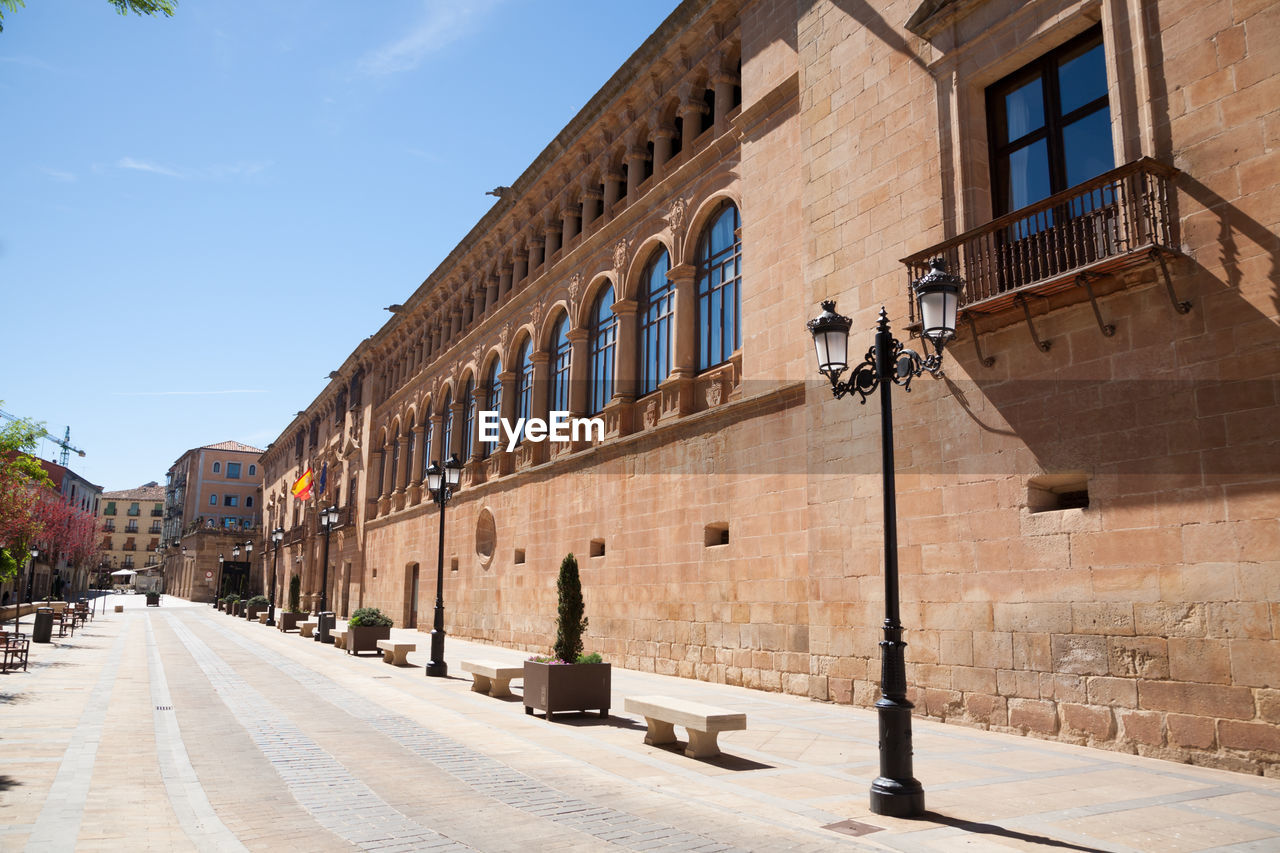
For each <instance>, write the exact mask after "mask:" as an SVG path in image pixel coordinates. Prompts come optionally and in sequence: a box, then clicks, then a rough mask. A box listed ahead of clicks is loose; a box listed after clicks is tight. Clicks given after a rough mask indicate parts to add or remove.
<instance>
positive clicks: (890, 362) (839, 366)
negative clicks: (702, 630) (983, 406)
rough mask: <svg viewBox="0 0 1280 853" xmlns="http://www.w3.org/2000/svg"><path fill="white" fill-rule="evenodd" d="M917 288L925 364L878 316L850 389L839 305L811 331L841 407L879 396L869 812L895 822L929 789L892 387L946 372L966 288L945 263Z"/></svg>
mask: <svg viewBox="0 0 1280 853" xmlns="http://www.w3.org/2000/svg"><path fill="white" fill-rule="evenodd" d="M931 266H932V269H931V270H930V271H929V272H928V273H927V274H926V275H924V276H923V277H922V278H920V279H919V280H918V281H916V282H915V283H914V289H915V295H916V299H917V301H918V303H919V306H920V318H921V321H922V327H923V330H922V332H921V334H922V336H923V337H924V338H925V339H926V340H928V341H929V342H930V343H932V344H933V347H934V352H933V354H931V355H928V356H925V357H921V356H920V355H919V354H918V353H915V352H913V351H911V350H909V349H906V348H904V347H903V345H902V343H901V342H900V341H898V340H897V339H895V338H894V337H893V332H892V331H891V330H890V329H889V315H888V314H887V313H886V312H885V310H884V308H881V309H880V318H879V322H878V323H877V324H876V337H875V345H874V346H873V347H872V348H871V349H870V350H868V351H867V354H866V356H865V357H864V358H863V361H862V363H861V364H859V365H858V366H857V367H855V368H854V369H853V373H852V374H850V376H849V381H847V382H843V381H841V380H840V376H841V374H843V373H844V371H845V370H846V369H847V368H848V366H849V359H848V352H849V328H850V326H852V321H850V319H849V318H848V317H842V316H841V315H839V314H837V313H836V304H835V302H834V301H826V302H823V303H822V313H821V314H820V315H818V317H816V318H815V319H813V320H810V321H809V323H808V328H809V332H810V333H811V334H812V335H813V342H814V346H815V347H816V348H817V356H818V370H819V371H820V372H822V373H823V374H825V375H826V376H827V378H828V379H830V380H831V391H832V393H833V394H834V395H835V397H836V399H839V398H841V397H843V396H845V395H846V394H850V393H857V395H858V397H859V400H858V402H859V403H864V404H865V403H866V401H867V397H869V396H871V394H873V393H874V392H875V390H876V389H877V388H879V389H880V448H881V450H880V452H881V466H882V469H883V476H884V611H885V615H884V639H883V640H881V641H880V665H881V669H880V694H881V695H880V699H879V701H877V702H876V711H877V713H878V716H879V723H880V775H879V777H877V778H876V780H875V781H874V782H872V783H871V811H872V812H873V813H875V814H883V815H891V816H893V817H916V816H919V815H921V814H924V787H923V786H921V784H920V783H919V782H918V781H917V780H916V779H915V777H914V775H913V771H912V762H911V749H912V747H911V709H912V708H913V707H914V706H913V705H912V704H911V702H910V701H908V700H907V672H906V661H905V652H904V650H905V649H906V645H907V644H906V643H905V642H903V640H902V622H901V619H900V616H899V607H898V508H897V497H896V485H895V483H894V475H893V469H894V461H893V406H892V400H891V397H890V392H891V390H892V388H893V386H894V385H900V386H902V387H903V388H904V389H906V390H907V391H910V390H911V380H912V379H914V378H915V377H917V376H919V375H920V374H922V373H928V374H929V375H931V376H938V375H939V374H941V372H942V349H943V347H945V346H946V344H947V342H948V341H950V340H951V338H952V337H954V336H955V330H956V309H957V306H958V304H959V298H960V291H961V288H962V287H963V285H964V281H963V280H962V279H961V278H960V277H959V276H956V275H952V274H951V273H948V272H947V271H946V266H945V264H944V263H943V261H942V260H941V259H937V260H934V261H933V262H932V264H931Z"/></svg>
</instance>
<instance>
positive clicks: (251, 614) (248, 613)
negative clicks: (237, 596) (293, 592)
mask: <svg viewBox="0 0 1280 853" xmlns="http://www.w3.org/2000/svg"><path fill="white" fill-rule="evenodd" d="M270 603H271V602H269V601H268V600H267V597H266V596H265V595H255V596H254V597H253V598H250V599H249V600H248V601H246V602H245V603H244V609H245V613H244V618H246V619H248V620H249V621H250V622H252V621H254V620H255V619H257V618H258V614H259V613H263V612H265V611H266V609H267V605H269V604H270Z"/></svg>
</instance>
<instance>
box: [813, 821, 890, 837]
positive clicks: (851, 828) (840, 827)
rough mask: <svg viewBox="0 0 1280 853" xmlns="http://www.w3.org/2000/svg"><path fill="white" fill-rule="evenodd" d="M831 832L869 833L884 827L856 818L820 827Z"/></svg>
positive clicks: (848, 833) (847, 833)
mask: <svg viewBox="0 0 1280 853" xmlns="http://www.w3.org/2000/svg"><path fill="white" fill-rule="evenodd" d="M822 828H823V829H829V830H831V831H832V832H838V833H840V834H841V835H855V836H857V835H870V834H871V833H873V832H879V831H880V830H882V829H884V827H883V826H872V825H871V824H869V823H859V822H858V821H856V820H842V821H840V822H839V823H829V824H827V825H826V826H824V827H822Z"/></svg>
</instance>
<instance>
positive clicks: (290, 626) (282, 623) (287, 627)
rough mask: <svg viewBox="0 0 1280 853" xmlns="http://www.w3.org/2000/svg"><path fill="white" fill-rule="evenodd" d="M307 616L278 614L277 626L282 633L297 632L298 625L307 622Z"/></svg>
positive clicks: (303, 614) (302, 614)
mask: <svg viewBox="0 0 1280 853" xmlns="http://www.w3.org/2000/svg"><path fill="white" fill-rule="evenodd" d="M306 620H307V614H305V613H278V614H276V624H277V625H278V626H279V627H280V630H281V631H297V630H298V623H299V622H305V621H306Z"/></svg>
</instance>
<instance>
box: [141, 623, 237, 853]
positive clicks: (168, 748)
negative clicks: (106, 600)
mask: <svg viewBox="0 0 1280 853" xmlns="http://www.w3.org/2000/svg"><path fill="white" fill-rule="evenodd" d="M145 621H146V626H147V672H148V674H149V675H150V676H151V704H152V705H153V706H154V709H155V710H154V711H153V712H152V714H153V716H154V720H155V729H156V759H157V761H158V762H159V764H160V778H161V779H163V780H164V787H165V790H166V791H167V792H168V794H169V804H170V805H171V806H173V812H174V814H176V815H177V817H178V823H179V825H180V826H181V827H182V830H183V832H185V833H186V834H187V837H188V838H190V839H191V843H192V844H194V845H195V847H196V849H197V850H201V851H207V853H220V851H240V850H245V851H247V850H248V848H247V847H245V846H244V845H243V844H241V843H240V840H239V839H238V838H236V836H235V833H233V832H232V831H231V830H230V829H228V828H227V826H226V824H224V823H223V822H222V821H221V820H219V818H218V814H217V812H215V811H214V809H213V805H212V804H210V802H209V797H208V796H207V795H206V794H205V792H204V787H203V786H202V785H201V784H200V780H199V778H198V777H197V776H196V771H195V768H194V767H192V766H191V758H190V757H189V756H188V755H187V747H186V745H185V744H184V743H183V742H182V732H181V731H180V730H179V728H178V718H177V717H176V716H175V715H174V713H173V700H172V698H171V697H170V696H169V682H168V679H166V678H165V675H164V664H163V663H161V661H160V651H159V649H158V648H157V646H156V632H155V628H153V627H152V625H151V620H150V619H147V620H145ZM161 709H163V710H161Z"/></svg>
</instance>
